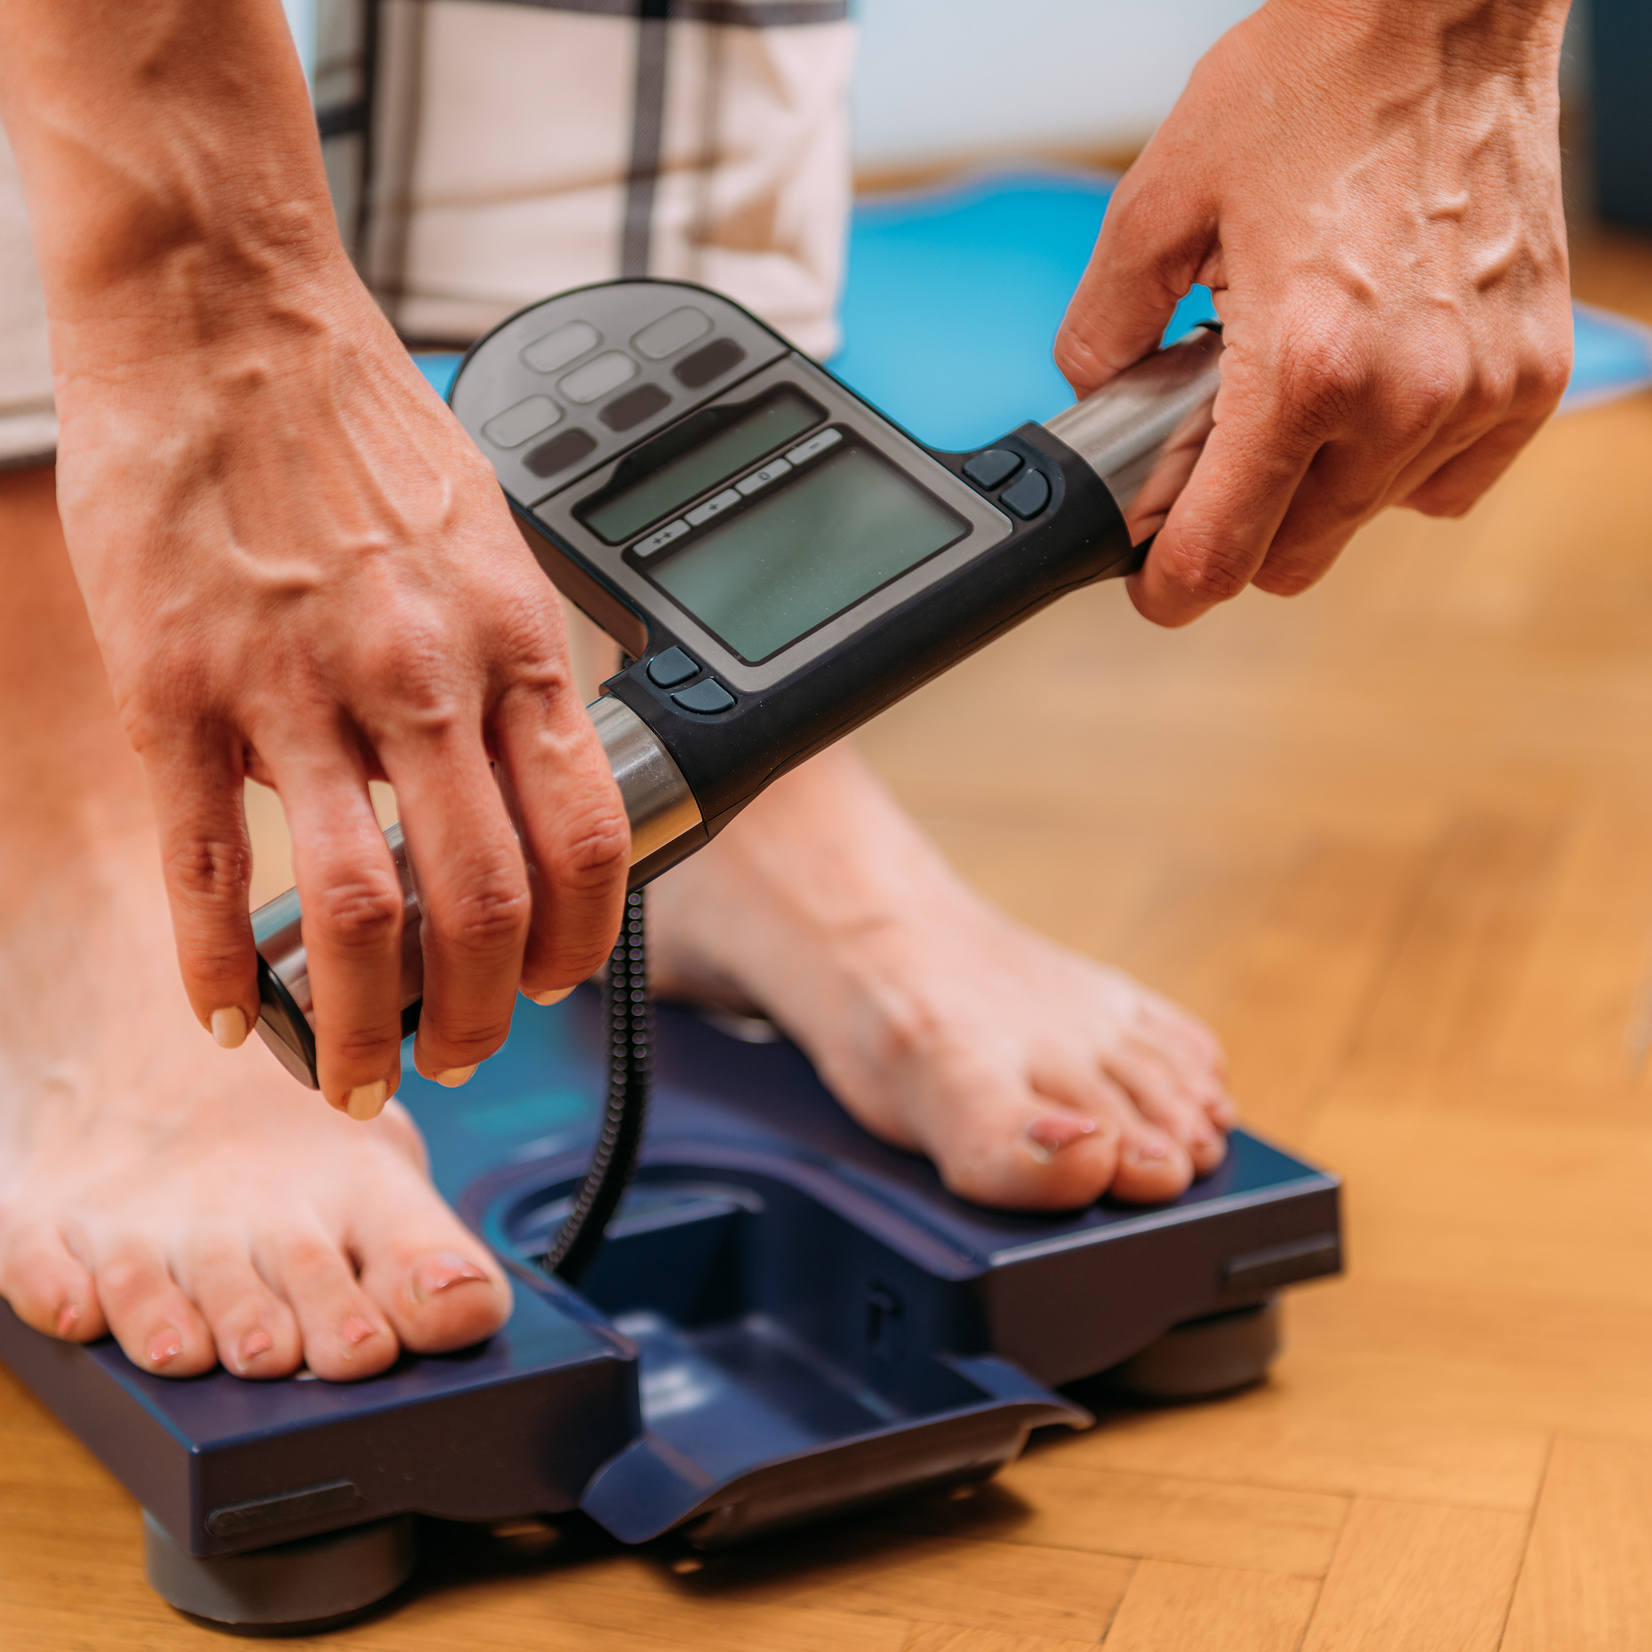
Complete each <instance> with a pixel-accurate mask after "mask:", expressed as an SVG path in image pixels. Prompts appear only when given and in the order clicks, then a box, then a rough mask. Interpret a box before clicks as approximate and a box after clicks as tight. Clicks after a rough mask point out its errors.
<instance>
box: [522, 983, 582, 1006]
mask: <svg viewBox="0 0 1652 1652" xmlns="http://www.w3.org/2000/svg"><path fill="white" fill-rule="evenodd" d="M573 990H574V989H573V988H572V987H553V988H552V989H551V991H549V992H530V993H529V994H527V996H528V997H529V998H531V999H532V1000H533V1001H534V1003H536V1004H544V1005H546V1006H547V1007H548V1006H549V1005H551V1004H560V1003H561V1002H562V1000H563V999H564V998H566V997H568V996H569V995H570V994H571V993H572V992H573Z"/></svg>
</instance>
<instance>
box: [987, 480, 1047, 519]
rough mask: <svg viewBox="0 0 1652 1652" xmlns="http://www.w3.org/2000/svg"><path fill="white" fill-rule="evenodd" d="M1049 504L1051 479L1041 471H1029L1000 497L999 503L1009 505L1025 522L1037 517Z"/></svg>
mask: <svg viewBox="0 0 1652 1652" xmlns="http://www.w3.org/2000/svg"><path fill="white" fill-rule="evenodd" d="M1049 502H1050V479H1049V477H1048V476H1046V475H1045V474H1044V472H1043V471H1041V470H1029V471H1028V472H1027V474H1026V475H1025V476H1023V477H1021V478H1020V479H1019V480H1018V481H1014V482H1011V483H1010V485H1009V486H1008V487H1007V488H1005V489H1004V491H1003V492H1002V493H1001V494H999V495H998V503H999V504H1000V505H1007V506H1008V507H1009V508H1010V509H1011V510H1012V511H1014V512H1015V514H1016V515H1017V516H1019V517H1020V518H1021V519H1022V520H1023V521H1026V520H1028V519H1029V518H1031V517H1034V516H1037V515H1038V513H1039V512H1040V511H1041V510H1043V508H1044V507H1045V506H1046V505H1047V504H1049Z"/></svg>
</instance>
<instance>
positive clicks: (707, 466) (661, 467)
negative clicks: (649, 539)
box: [574, 385, 826, 545]
mask: <svg viewBox="0 0 1652 1652" xmlns="http://www.w3.org/2000/svg"><path fill="white" fill-rule="evenodd" d="M718 413H728V414H733V415H734V419H733V422H732V423H724V424H722V426H721V428H720V429H718V430H717V431H716V433H715V434H713V435H709V436H707V437H706V438H705V439H704V440H703V441H697V442H695V443H694V445H693V446H691V447H689V448H688V450H687V451H686V452H684V451H683V439H684V437H685V436H690V437H691V436H692V433H693V431H694V430H695V429H696V428H697V427H696V426H695V424H694V423H693V421H685V424H684V425H682V426H679V427H678V429H677V430H668V431H667V432H666V433H665V434H664V435H663V436H661V437H659V438H658V439H657V440H656V441H653V442H650V443H649V444H648V446H646V447H643V448H640V449H639V450H638V451H637V452H636V453H635V454H634V455H632V457H631V458H630V459H628V460H627V461H626V462H625V463H624V464H622V465H621V466H620V468H619V469H618V471H616V472H615V476H614V480H613V482H611V483H610V484H609V485H608V486H607V487H606V488H604V489H603V490H602V492H601V493H599V494H597V495H596V496H595V497H594V498H591V499H587V500H585V501H584V502H583V503H582V504H581V505H580V507H579V509H578V510H577V511H576V512H575V513H574V514H575V515H576V516H578V517H579V519H580V520H581V521H582V522H583V523H584V524H585V525H586V527H588V528H589V529H590V530H591V531H592V533H594V534H596V535H598V537H600V538H602V539H604V540H606V541H607V542H608V543H609V544H610V545H618V544H620V543H621V542H622V541H624V540H627V539H629V538H630V537H631V536H632V534H634V533H636V532H637V531H638V530H639V529H641V528H646V527H647V526H648V524H649V523H650V522H657V521H658V520H659V519H660V518H661V517H662V516H670V515H671V514H672V513H673V512H675V511H676V510H678V509H679V508H680V507H681V506H683V505H686V504H687V503H688V502H689V500H691V499H694V498H696V497H697V496H698V495H700V494H702V493H704V492H705V491H706V489H707V488H709V487H710V486H711V485H712V484H713V483H714V482H720V481H722V480H723V478H724V477H725V476H729V475H732V474H733V473H734V472H735V471H738V470H744V469H745V468H746V466H747V465H749V464H751V463H753V461H755V460H757V459H761V458H762V457H763V455H764V454H765V453H768V452H770V451H772V450H773V449H774V448H777V447H779V446H781V445H782V444H783V443H785V442H789V441H791V440H792V439H793V438H794V437H796V436H801V435H802V434H803V432H804V431H805V430H808V429H810V428H811V427H812V426H814V425H817V424H819V423H820V421H821V420H822V419H823V418H825V417H826V414H825V411H824V409H822V408H820V407H817V406H816V405H815V404H814V403H813V402H812V401H810V400H809V398H808V397H807V396H804V395H802V394H801V393H799V392H798V391H796V390H793V389H791V388H790V387H789V386H785V385H783V386H781V388H780V389H778V390H776V391H774V393H773V394H772V395H768V396H765V397H764V398H763V399H762V400H761V401H760V402H758V403H757V404H756V405H755V406H752V407H748V408H746V409H743V410H737V409H733V408H730V409H723V408H718V409H716V410H715V411H714V412H713V413H711V414H710V415H709V416H710V417H712V418H715V416H716V414H718ZM706 416H708V415H701V417H706ZM651 459H655V460H657V462H655V463H650V460H651ZM639 470H640V471H641V472H642V474H641V475H638V474H637V472H638V471H639Z"/></svg>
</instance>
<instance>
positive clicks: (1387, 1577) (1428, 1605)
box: [1302, 1498, 1526, 1652]
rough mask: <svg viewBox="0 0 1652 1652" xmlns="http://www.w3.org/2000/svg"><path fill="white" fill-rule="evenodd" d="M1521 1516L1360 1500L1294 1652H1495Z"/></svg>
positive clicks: (1516, 1562)
mask: <svg viewBox="0 0 1652 1652" xmlns="http://www.w3.org/2000/svg"><path fill="white" fill-rule="evenodd" d="M1525 1540H1526V1520H1525V1518H1524V1517H1523V1516H1520V1515H1514V1514H1505V1513H1503V1512H1501V1511H1499V1510H1494V1509H1455V1508H1442V1507H1431V1506H1429V1505H1428V1504H1424V1503H1388V1502H1380V1501H1378V1500H1376V1499H1364V1498H1362V1499H1360V1500H1358V1501H1356V1502H1355V1504H1354V1506H1353V1508H1352V1509H1351V1510H1350V1511H1349V1514H1348V1524H1347V1526H1346V1527H1345V1528H1344V1530H1343V1533H1342V1541H1341V1542H1340V1543H1339V1544H1338V1545H1337V1553H1336V1560H1335V1561H1334V1562H1333V1564H1332V1566H1331V1570H1330V1574H1329V1575H1328V1576H1327V1577H1326V1579H1325V1585H1324V1588H1323V1589H1322V1590H1321V1591H1320V1596H1319V1604H1318V1606H1317V1607H1316V1608H1315V1610H1314V1615H1313V1621H1312V1622H1311V1623H1310V1624H1309V1626H1308V1633H1307V1637H1306V1639H1305V1640H1304V1641H1303V1643H1302V1652H1496V1648H1497V1643H1498V1637H1499V1636H1500V1635H1501V1634H1502V1631H1503V1623H1504V1619H1505V1617H1506V1616H1507V1613H1508V1607H1509V1597H1510V1596H1511V1595H1512V1594H1513V1592H1514V1582H1515V1575H1516V1573H1517V1572H1518V1570H1519V1567H1520V1554H1521V1550H1522V1548H1523V1547H1524V1545H1525Z"/></svg>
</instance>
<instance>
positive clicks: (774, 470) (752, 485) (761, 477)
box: [734, 459, 792, 494]
mask: <svg viewBox="0 0 1652 1652" xmlns="http://www.w3.org/2000/svg"><path fill="white" fill-rule="evenodd" d="M791 468H792V467H791V466H790V465H788V464H787V463H786V461H785V460H784V459H771V460H769V462H768V463H767V464H766V465H764V467H763V468H762V469H761V470H754V471H753V472H752V473H751V475H750V476H748V477H747V478H746V479H745V481H743V482H736V483H735V484H734V485H735V486H736V487H737V488H738V489H739V490H740V491H741V492H742V493H748V494H749V493H756V492H757V490H758V489H759V488H766V487H767V486H768V485H769V483H770V482H778V481H779V480H780V478H781V477H782V476H789V475H790V474H791Z"/></svg>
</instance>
